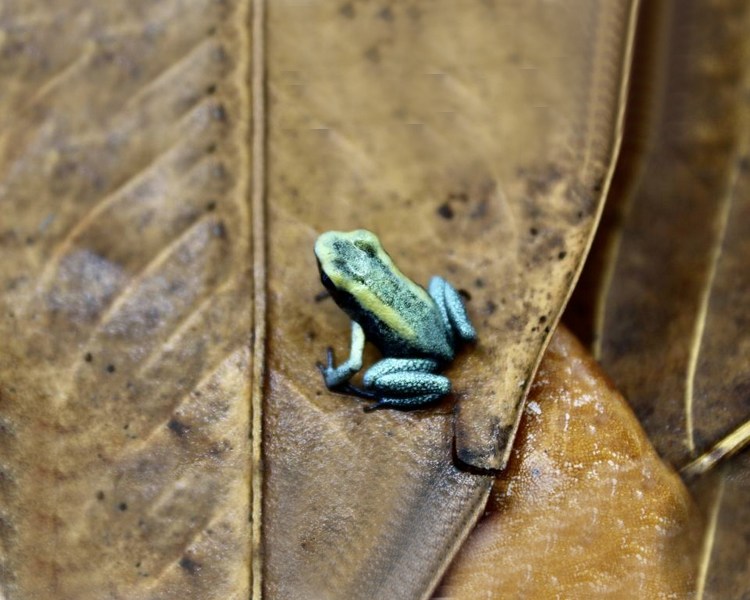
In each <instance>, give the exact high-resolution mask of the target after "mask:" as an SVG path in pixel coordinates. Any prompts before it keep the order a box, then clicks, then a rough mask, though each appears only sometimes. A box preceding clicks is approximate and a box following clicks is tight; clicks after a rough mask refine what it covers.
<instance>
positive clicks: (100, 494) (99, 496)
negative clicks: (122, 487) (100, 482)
mask: <svg viewBox="0 0 750 600" xmlns="http://www.w3.org/2000/svg"><path fill="white" fill-rule="evenodd" d="M96 499H97V500H100V501H101V500H104V492H103V491H102V490H99V491H98V492H96Z"/></svg>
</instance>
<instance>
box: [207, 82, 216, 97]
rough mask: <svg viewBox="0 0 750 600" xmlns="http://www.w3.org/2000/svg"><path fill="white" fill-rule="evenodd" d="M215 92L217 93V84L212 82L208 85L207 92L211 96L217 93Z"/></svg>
mask: <svg viewBox="0 0 750 600" xmlns="http://www.w3.org/2000/svg"><path fill="white" fill-rule="evenodd" d="M215 93H216V85H215V84H213V83H212V84H211V85H209V86H208V87H206V94H208V95H209V96H210V95H211V94H215Z"/></svg>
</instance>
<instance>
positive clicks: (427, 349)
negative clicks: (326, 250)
mask: <svg viewBox="0 0 750 600" xmlns="http://www.w3.org/2000/svg"><path fill="white" fill-rule="evenodd" d="M345 250H346V249H345V248H342V249H340V250H339V253H340V255H341V256H342V260H341V261H337V264H336V267H337V268H338V269H340V270H341V271H342V272H345V273H346V280H347V281H349V282H351V284H350V285H349V286H347V287H349V288H351V289H352V291H353V292H355V293H351V292H350V291H349V290H347V289H342V288H336V287H335V286H330V288H332V289H330V288H329V291H330V292H331V295H332V296H333V298H334V300H335V301H336V303H337V304H338V305H339V306H340V307H341V308H342V309H343V310H344V311H345V312H346V313H347V314H348V315H349V316H350V317H351V318H352V319H354V320H355V321H357V322H358V323H359V324H360V325H361V326H362V329H364V331H365V335H366V337H367V339H368V340H369V341H370V342H372V343H373V344H375V346H377V348H378V349H379V350H380V351H381V353H383V354H384V355H387V356H393V357H405V358H406V357H408V358H420V357H425V358H434V359H437V360H439V361H449V360H451V359H452V358H453V354H454V353H453V349H452V347H451V344H450V343H449V340H448V339H447V335H446V331H445V327H444V325H443V323H442V320H441V317H440V312H439V311H438V308H437V306H436V305H435V302H434V301H433V300H432V298H431V297H430V296H429V295H428V294H427V292H426V291H425V290H424V289H422V288H419V286H417V285H416V284H415V283H414V282H412V281H411V280H408V279H406V276H405V275H403V274H402V273H401V272H400V271H399V270H398V268H397V267H396V266H395V265H394V264H393V262H392V261H391V260H390V257H388V256H387V254H386V257H387V260H388V261H389V262H390V264H389V265H385V264H384V263H383V262H382V261H381V259H380V256H379V253H375V252H369V251H367V249H365V250H364V251H366V252H367V254H368V257H369V261H368V265H369V266H370V267H371V269H370V270H369V272H368V274H367V277H366V278H365V277H363V276H362V275H361V274H359V273H357V272H356V269H353V268H351V267H352V265H353V264H354V263H356V260H357V259H356V257H354V256H347V252H346V251H345ZM382 252H383V253H385V251H384V250H382ZM373 266H375V267H376V268H374V269H373V268H372V267H373ZM407 281H408V284H407V283H406V282H407ZM409 284H411V285H409ZM359 286H361V288H362V289H360V290H357V289H356V288H357V287H359ZM411 286H414V288H416V290H415V289H410V288H411ZM357 292H363V293H364V295H365V296H366V295H367V294H372V295H374V296H375V297H376V298H377V300H378V301H379V302H380V303H382V304H383V305H385V306H387V307H392V308H393V312H394V313H395V314H396V315H410V318H409V321H408V322H407V323H405V325H406V326H407V327H408V328H409V329H410V330H411V332H412V333H411V334H410V335H405V334H404V333H403V332H401V333H394V328H393V327H391V326H389V325H388V324H386V323H385V322H384V321H383V320H381V319H379V318H378V314H377V313H378V310H371V309H370V307H368V306H366V305H364V304H363V303H362V302H361V301H360V298H358V297H357V295H356V293H357ZM360 295H362V294H360Z"/></svg>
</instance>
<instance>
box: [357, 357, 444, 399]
mask: <svg viewBox="0 0 750 600" xmlns="http://www.w3.org/2000/svg"><path fill="white" fill-rule="evenodd" d="M438 368H439V365H438V363H437V362H436V361H434V360H430V359H425V358H413V359H412V358H384V359H383V360H381V361H379V362H377V363H375V364H374V365H373V366H372V367H370V368H369V369H368V370H367V372H366V373H365V375H364V377H363V379H362V382H363V384H364V386H365V390H364V391H365V392H366V393H368V394H370V395H371V396H372V397H373V398H375V399H377V403H376V404H374V405H372V406H369V407H367V408H366V409H365V410H366V411H368V412H369V411H372V410H376V409H378V408H387V407H400V408H416V407H419V406H423V405H425V404H429V403H431V402H434V401H436V400H438V399H440V398H441V397H443V396H445V395H446V394H447V393H449V392H450V391H451V382H450V380H449V379H448V378H447V377H444V376H443V375H438V374H436V373H435V371H437V370H438Z"/></svg>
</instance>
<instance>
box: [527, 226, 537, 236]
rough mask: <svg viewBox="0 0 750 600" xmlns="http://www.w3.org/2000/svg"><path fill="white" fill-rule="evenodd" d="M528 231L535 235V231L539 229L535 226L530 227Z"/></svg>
mask: <svg viewBox="0 0 750 600" xmlns="http://www.w3.org/2000/svg"><path fill="white" fill-rule="evenodd" d="M529 233H530V234H531V235H536V234H537V233H539V230H538V229H537V228H536V227H532V228H531V229H529Z"/></svg>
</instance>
